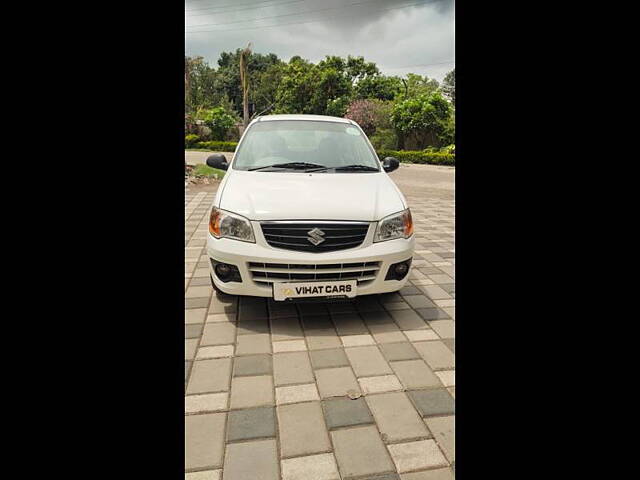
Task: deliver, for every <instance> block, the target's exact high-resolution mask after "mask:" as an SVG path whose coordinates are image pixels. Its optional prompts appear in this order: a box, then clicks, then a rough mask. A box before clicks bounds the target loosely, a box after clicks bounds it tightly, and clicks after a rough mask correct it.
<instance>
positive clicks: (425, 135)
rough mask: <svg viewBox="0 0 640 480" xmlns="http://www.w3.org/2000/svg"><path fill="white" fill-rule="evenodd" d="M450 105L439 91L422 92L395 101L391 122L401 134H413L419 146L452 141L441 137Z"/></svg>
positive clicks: (445, 128)
mask: <svg viewBox="0 0 640 480" xmlns="http://www.w3.org/2000/svg"><path fill="white" fill-rule="evenodd" d="M450 116H451V106H450V105H449V102H447V101H446V100H445V99H444V98H443V97H442V95H440V93H439V92H437V91H436V92H434V93H431V94H422V95H419V96H417V97H412V98H407V99H406V100H402V101H399V102H397V103H396V104H395V105H394V106H393V110H392V113H391V123H392V124H393V126H394V128H395V129H396V131H397V132H398V133H399V134H401V135H403V136H405V137H406V136H408V135H414V136H415V137H417V138H418V139H419V142H418V143H419V144H421V147H420V148H424V147H425V146H427V145H434V146H440V145H442V144H448V143H452V142H451V141H447V140H450V139H449V138H443V136H444V134H445V133H446V130H447V127H448V125H449V119H450Z"/></svg>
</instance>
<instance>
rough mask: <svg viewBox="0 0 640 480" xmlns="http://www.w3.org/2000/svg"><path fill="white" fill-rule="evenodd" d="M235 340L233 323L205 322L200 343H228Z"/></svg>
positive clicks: (203, 344)
mask: <svg viewBox="0 0 640 480" xmlns="http://www.w3.org/2000/svg"><path fill="white" fill-rule="evenodd" d="M235 341H236V326H235V325H234V324H233V323H206V324H205V326H204V331H203V332H202V339H201V340H200V345H201V346H205V345H230V344H232V343H235Z"/></svg>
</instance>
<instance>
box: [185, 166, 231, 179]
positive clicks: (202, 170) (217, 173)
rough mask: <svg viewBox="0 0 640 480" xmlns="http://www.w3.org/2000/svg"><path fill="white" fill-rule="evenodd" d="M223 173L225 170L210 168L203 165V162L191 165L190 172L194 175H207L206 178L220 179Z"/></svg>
mask: <svg viewBox="0 0 640 480" xmlns="http://www.w3.org/2000/svg"><path fill="white" fill-rule="evenodd" d="M225 173H227V172H225V171H224V170H219V169H217V168H211V167H210V166H209V165H205V164H203V163H199V164H197V165H196V166H195V167H193V171H192V172H191V174H192V175H193V176H194V177H207V178H218V179H222V177H224V175H225Z"/></svg>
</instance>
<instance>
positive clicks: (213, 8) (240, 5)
mask: <svg viewBox="0 0 640 480" xmlns="http://www.w3.org/2000/svg"><path fill="white" fill-rule="evenodd" d="M274 1H275V2H279V3H273V2H274ZM303 1H305V0H296V1H295V2H293V1H287V2H282V1H281V0H266V1H262V2H255V3H231V4H227V5H217V6H215V7H206V8H192V9H191V10H185V11H184V13H189V12H200V11H202V10H217V9H219V8H226V7H242V6H245V5H248V7H247V8H240V9H238V10H224V11H220V13H229V12H236V11H240V10H249V9H252V8H266V7H273V6H276V5H281V4H282V3H300V2H303ZM261 3H267V4H270V3H271V4H272V5H264V6H262V7H257V6H256V5H260V4H261ZM210 13H217V12H210ZM203 15H207V14H203ZM194 16H195V15H194Z"/></svg>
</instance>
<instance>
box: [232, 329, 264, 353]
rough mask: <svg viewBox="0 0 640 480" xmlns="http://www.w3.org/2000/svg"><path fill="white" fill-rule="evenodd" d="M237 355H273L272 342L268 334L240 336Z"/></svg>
mask: <svg viewBox="0 0 640 480" xmlns="http://www.w3.org/2000/svg"><path fill="white" fill-rule="evenodd" d="M237 345H238V346H237V347H236V355H255V354H259V353H271V340H270V337H269V334H268V333H257V334H252V335H238V341H237Z"/></svg>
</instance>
